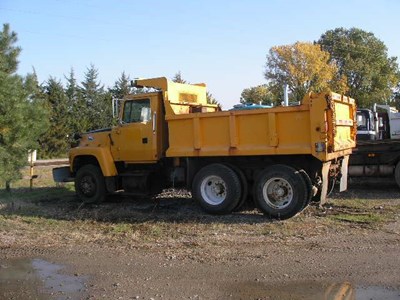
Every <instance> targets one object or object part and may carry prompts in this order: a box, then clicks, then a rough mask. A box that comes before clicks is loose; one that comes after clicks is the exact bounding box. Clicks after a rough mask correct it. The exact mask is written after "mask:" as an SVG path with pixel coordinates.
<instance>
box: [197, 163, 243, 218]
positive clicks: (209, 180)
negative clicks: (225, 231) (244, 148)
mask: <svg viewBox="0 0 400 300" xmlns="http://www.w3.org/2000/svg"><path fill="white" fill-rule="evenodd" d="M192 193H193V197H194V198H195V199H196V200H197V201H198V202H199V204H200V206H201V207H202V208H203V209H204V210H205V211H207V212H208V213H212V214H226V213H230V212H232V210H233V209H234V208H235V207H236V206H237V205H238V203H239V200H240V197H241V195H242V191H241V182H240V179H239V177H238V175H237V174H236V172H235V171H233V170H232V169H231V168H229V167H228V166H225V165H223V164H211V165H208V166H205V167H204V168H202V169H201V170H200V171H199V172H198V173H197V174H196V176H195V177H194V180H193V187H192Z"/></svg>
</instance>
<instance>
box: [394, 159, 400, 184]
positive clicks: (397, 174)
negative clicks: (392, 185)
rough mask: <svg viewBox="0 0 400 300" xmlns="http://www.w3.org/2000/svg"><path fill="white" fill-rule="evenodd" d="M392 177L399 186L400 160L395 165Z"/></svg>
mask: <svg viewBox="0 0 400 300" xmlns="http://www.w3.org/2000/svg"><path fill="white" fill-rule="evenodd" d="M394 179H395V180H396V183H397V185H398V186H399V187H400V161H399V162H398V163H397V165H396V169H395V170H394Z"/></svg>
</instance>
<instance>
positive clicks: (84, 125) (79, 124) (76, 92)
mask: <svg viewBox="0 0 400 300" xmlns="http://www.w3.org/2000/svg"><path fill="white" fill-rule="evenodd" d="M65 79H66V80H67V84H66V87H65V94H66V96H67V99H68V119H69V120H70V126H71V133H72V134H74V133H81V132H85V131H87V130H88V128H89V127H90V121H89V116H88V111H87V106H86V103H85V100H84V99H83V95H82V89H81V88H80V87H79V86H78V84H77V83H76V78H75V73H74V70H73V69H71V70H70V73H69V76H68V77H67V76H65ZM71 137H72V136H71Z"/></svg>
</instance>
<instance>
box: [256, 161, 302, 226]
mask: <svg viewBox="0 0 400 300" xmlns="http://www.w3.org/2000/svg"><path fill="white" fill-rule="evenodd" d="M254 197H255V200H256V203H257V205H258V207H259V208H260V209H261V210H262V211H263V212H264V213H265V214H266V215H268V216H269V217H271V218H275V219H287V218H290V217H292V216H294V215H295V214H297V213H298V212H299V211H301V210H302V209H303V208H304V207H305V206H306V205H307V201H308V197H309V192H308V190H307V186H306V183H305V180H304V179H303V177H302V175H301V173H300V172H299V171H297V170H296V169H294V168H292V167H289V166H286V165H272V166H269V167H267V168H266V169H265V170H264V171H262V172H261V173H260V175H259V176H258V178H257V179H256V182H255V186H254Z"/></svg>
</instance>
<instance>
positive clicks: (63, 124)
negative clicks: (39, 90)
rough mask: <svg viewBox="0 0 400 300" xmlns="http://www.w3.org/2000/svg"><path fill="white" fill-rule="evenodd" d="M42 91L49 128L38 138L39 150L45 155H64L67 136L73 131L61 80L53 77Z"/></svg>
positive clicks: (66, 146)
mask: <svg viewBox="0 0 400 300" xmlns="http://www.w3.org/2000/svg"><path fill="white" fill-rule="evenodd" d="M44 93H45V95H46V105H47V108H48V110H49V112H50V116H49V122H50V128H49V130H47V131H46V133H45V134H44V135H43V136H42V137H41V138H40V143H41V150H42V152H43V156H46V157H61V156H65V155H66V154H67V151H68V149H69V136H71V135H72V133H73V132H72V131H73V129H72V124H71V121H72V120H73V118H71V117H70V114H69V111H70V110H71V107H70V106H69V101H68V97H67V95H66V93H65V91H64V87H63V85H62V84H61V82H60V81H59V80H57V79H55V78H53V77H50V79H49V80H48V81H47V83H46V85H45V87H44Z"/></svg>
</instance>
